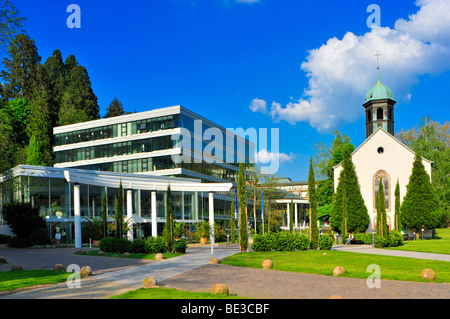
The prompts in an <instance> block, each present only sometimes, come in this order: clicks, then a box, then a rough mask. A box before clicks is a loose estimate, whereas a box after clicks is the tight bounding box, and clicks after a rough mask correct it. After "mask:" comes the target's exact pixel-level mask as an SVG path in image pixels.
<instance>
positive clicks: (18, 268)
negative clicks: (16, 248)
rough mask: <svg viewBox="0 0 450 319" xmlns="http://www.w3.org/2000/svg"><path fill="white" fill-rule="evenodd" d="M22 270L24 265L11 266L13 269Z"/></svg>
mask: <svg viewBox="0 0 450 319" xmlns="http://www.w3.org/2000/svg"><path fill="white" fill-rule="evenodd" d="M19 270H22V266H21V265H13V266H12V267H11V271H19Z"/></svg>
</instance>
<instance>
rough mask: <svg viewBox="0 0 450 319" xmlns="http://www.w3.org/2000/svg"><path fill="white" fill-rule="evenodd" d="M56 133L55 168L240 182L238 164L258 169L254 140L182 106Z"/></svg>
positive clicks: (106, 119)
mask: <svg viewBox="0 0 450 319" xmlns="http://www.w3.org/2000/svg"><path fill="white" fill-rule="evenodd" d="M208 129H213V130H215V131H216V132H220V134H221V135H222V136H221V140H222V142H221V143H220V144H217V142H216V139H214V140H213V139H212V137H209V134H205V133H206V132H208V131H207V130H208ZM53 132H54V140H55V147H54V152H55V165H54V166H55V167H66V168H81V169H88V170H100V171H109V172H117V173H144V174H152V175H164V176H177V177H188V178H189V177H191V178H199V179H201V180H203V181H204V182H224V181H225V182H228V181H232V182H236V181H237V173H238V163H239V162H246V163H254V154H255V147H254V145H253V143H251V142H250V141H249V140H248V139H246V138H244V137H241V136H239V135H237V134H234V132H232V131H230V130H227V129H225V128H224V127H222V126H220V125H218V124H216V123H214V122H212V121H210V120H208V119H206V118H204V117H202V116H200V115H198V114H196V113H194V112H192V111H190V110H188V109H186V108H184V107H182V106H179V105H178V106H172V107H167V108H161V109H156V110H151V111H147V112H141V113H133V114H128V115H122V116H117V117H112V118H104V119H100V120H94V121H89V122H83V123H77V124H72V125H66V126H60V127H55V128H54V129H53ZM187 135H189V136H187ZM185 137H187V138H189V141H186V140H185V139H184V138H185ZM215 138H217V137H216V136H215ZM186 142H188V143H186ZM186 146H187V147H186ZM189 146H190V147H189ZM212 146H214V147H212ZM211 148H213V149H212V152H210V151H207V150H208V149H211ZM217 152H221V154H220V158H222V159H223V160H222V161H221V162H220V161H217V160H216V161H214V162H213V163H212V162H211V161H209V162H208V160H206V161H205V158H207V157H208V155H209V157H210V158H212V156H215V159H217V157H218V156H217V155H219V154H217ZM183 159H184V160H183Z"/></svg>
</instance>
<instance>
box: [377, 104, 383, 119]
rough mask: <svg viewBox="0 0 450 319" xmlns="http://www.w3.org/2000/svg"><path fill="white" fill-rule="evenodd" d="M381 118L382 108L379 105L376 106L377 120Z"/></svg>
mask: <svg viewBox="0 0 450 319" xmlns="http://www.w3.org/2000/svg"><path fill="white" fill-rule="evenodd" d="M382 119H383V109H382V108H381V107H379V108H377V120H382Z"/></svg>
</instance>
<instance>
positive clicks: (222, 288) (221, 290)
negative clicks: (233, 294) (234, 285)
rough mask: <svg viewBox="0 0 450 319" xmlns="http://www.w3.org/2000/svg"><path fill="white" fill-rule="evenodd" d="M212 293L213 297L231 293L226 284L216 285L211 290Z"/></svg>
mask: <svg viewBox="0 0 450 319" xmlns="http://www.w3.org/2000/svg"><path fill="white" fill-rule="evenodd" d="M211 293H212V294H213V295H217V294H219V295H228V293H229V291H228V287H227V286H226V285H224V284H215V285H214V286H213V287H212V288H211Z"/></svg>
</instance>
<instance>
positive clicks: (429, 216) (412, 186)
mask: <svg viewBox="0 0 450 319" xmlns="http://www.w3.org/2000/svg"><path fill="white" fill-rule="evenodd" d="M438 208H439V198H438V196H437V194H436V190H435V189H434V187H433V185H432V184H431V181H430V176H429V175H428V173H427V171H426V170H425V167H424V166H423V163H422V157H421V156H420V155H419V154H418V153H416V156H415V158H414V163H413V167H412V172H411V175H410V177H409V183H408V185H406V195H405V197H404V199H403V203H402V204H401V206H400V212H401V213H400V220H401V223H402V225H403V226H404V227H406V228H410V229H414V230H415V231H416V233H417V230H418V229H419V228H421V227H423V226H426V227H427V228H436V227H438V226H439V224H440V219H441V213H439V209H438Z"/></svg>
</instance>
